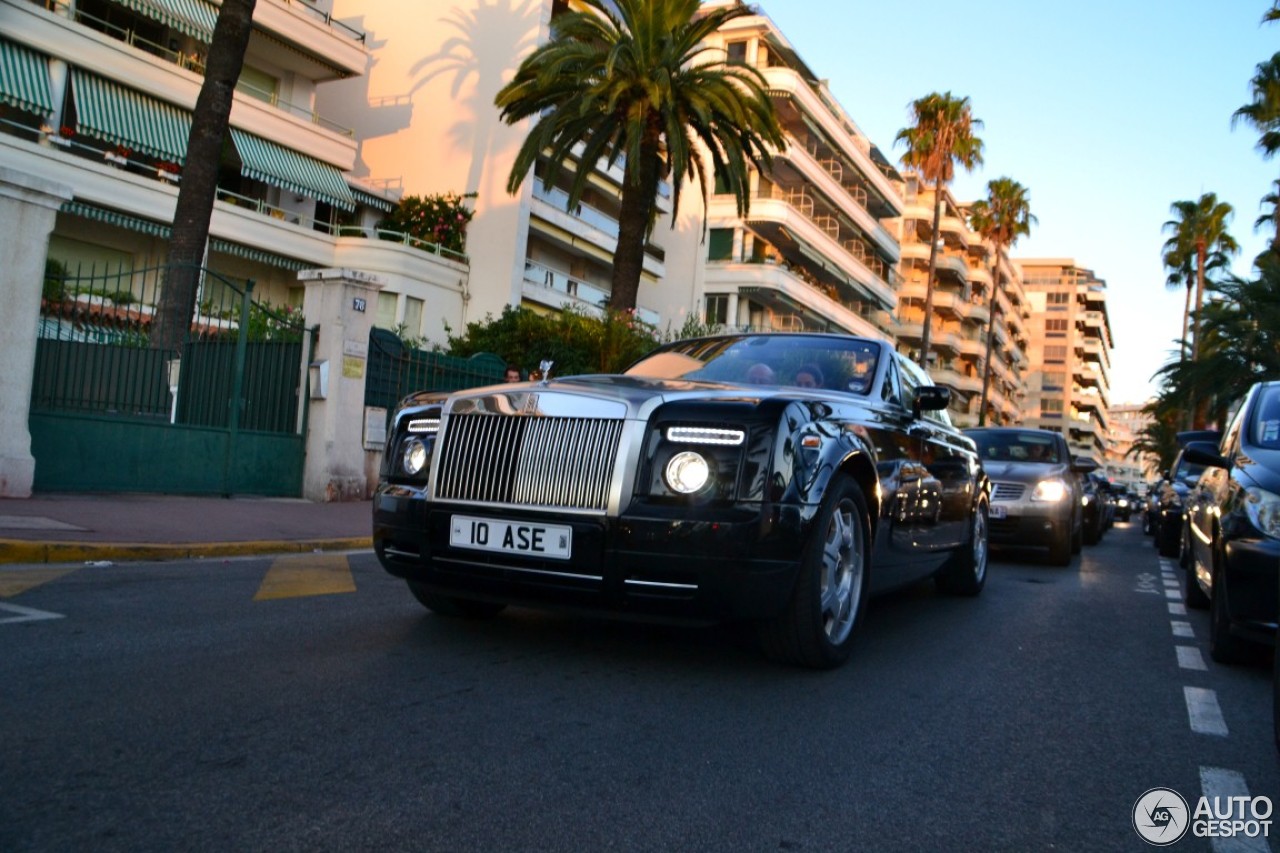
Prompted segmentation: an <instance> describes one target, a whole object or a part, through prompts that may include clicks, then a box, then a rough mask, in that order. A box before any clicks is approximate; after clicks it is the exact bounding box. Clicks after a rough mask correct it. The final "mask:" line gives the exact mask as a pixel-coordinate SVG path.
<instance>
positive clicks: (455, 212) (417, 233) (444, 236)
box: [378, 193, 476, 253]
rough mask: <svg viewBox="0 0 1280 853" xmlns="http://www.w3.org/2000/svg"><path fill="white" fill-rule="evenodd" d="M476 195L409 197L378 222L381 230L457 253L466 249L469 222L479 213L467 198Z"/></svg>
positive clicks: (454, 194)
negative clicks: (475, 212) (467, 201)
mask: <svg viewBox="0 0 1280 853" xmlns="http://www.w3.org/2000/svg"><path fill="white" fill-rule="evenodd" d="M475 196H476V194H475V193H463V194H462V195H459V194H457V193H443V194H440V195H426V196H417V195H411V196H406V197H405V198H402V199H400V203H399V204H398V205H396V209H395V210H393V211H391V213H389V214H387V216H386V217H385V218H384V219H383V220H382V221H381V222H379V223H378V229H379V230H380V231H394V232H397V233H399V234H408V235H409V236H410V237H414V238H416V239H418V240H423V241H425V242H427V243H435V244H437V245H439V246H442V247H444V248H446V249H450V250H452V251H454V252H459V253H461V252H465V251H466V243H467V223H469V222H470V221H471V217H472V216H474V215H475V214H474V212H473V211H472V210H471V209H470V208H468V207H467V206H466V204H465V200H466V199H469V198H475Z"/></svg>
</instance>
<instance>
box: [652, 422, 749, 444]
mask: <svg viewBox="0 0 1280 853" xmlns="http://www.w3.org/2000/svg"><path fill="white" fill-rule="evenodd" d="M746 440H747V434H746V432H745V431H743V430H740V429H715V428H713V427H667V441H675V442H680V443H681V444H723V445H727V446H735V445H739V444H742V442H744V441H746Z"/></svg>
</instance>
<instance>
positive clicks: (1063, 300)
mask: <svg viewBox="0 0 1280 853" xmlns="http://www.w3.org/2000/svg"><path fill="white" fill-rule="evenodd" d="M1045 297H1046V299H1045V302H1046V303H1047V305H1048V310H1050V311H1066V310H1067V306H1068V305H1070V304H1071V294H1070V293H1046V294H1045Z"/></svg>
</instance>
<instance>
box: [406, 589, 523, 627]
mask: <svg viewBox="0 0 1280 853" xmlns="http://www.w3.org/2000/svg"><path fill="white" fill-rule="evenodd" d="M406 583H407V584H409V591H410V592H412V593H413V597H414V598H416V599H418V603H419V604H421V605H422V606H423V607H425V608H427V609H428V610H430V611H431V612H432V613H435V614H436V615H437V616H447V617H449V618H450V619H492V618H493V617H494V616H497V615H498V614H499V613H501V612H502V611H503V610H506V609H507V605H505V604H495V603H494V602H492V601H475V600H473V599H470V598H454V597H453V596H452V595H441V594H439V593H437V592H431V591H430V590H428V589H427V588H426V587H424V586H423V585H422V584H420V583H418V582H417V581H406Z"/></svg>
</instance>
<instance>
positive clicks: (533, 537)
mask: <svg viewBox="0 0 1280 853" xmlns="http://www.w3.org/2000/svg"><path fill="white" fill-rule="evenodd" d="M449 544H450V545H452V546H453V547H454V548H470V549H472V550H474V551H499V552H501V553H504V554H527V555H529V556H530V557H548V558H550V559H553V560H567V559H569V554H570V552H571V551H572V548H573V528H572V527H568V526H566V525H563V524H530V523H528V522H524V521H506V520H505V519H501V518H474V517H472V516H469V515H455V516H454V517H453V518H452V519H451V520H450V523H449Z"/></svg>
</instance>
